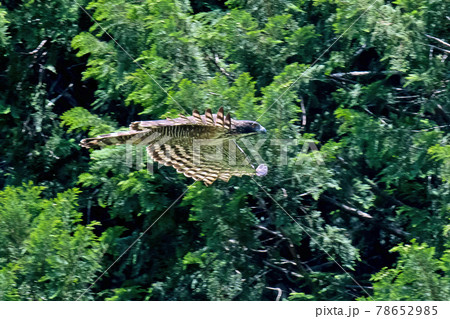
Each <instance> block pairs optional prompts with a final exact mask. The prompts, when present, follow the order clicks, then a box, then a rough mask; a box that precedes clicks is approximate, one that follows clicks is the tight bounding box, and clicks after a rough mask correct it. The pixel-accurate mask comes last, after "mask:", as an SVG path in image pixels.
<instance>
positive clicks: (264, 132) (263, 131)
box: [258, 126, 267, 134]
mask: <svg viewBox="0 0 450 319" xmlns="http://www.w3.org/2000/svg"><path fill="white" fill-rule="evenodd" d="M258 131H259V133H263V134H266V133H267V130H266V129H265V128H264V127H262V126H261V128H260V129H259V130H258Z"/></svg>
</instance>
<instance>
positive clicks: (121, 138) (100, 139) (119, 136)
mask: <svg viewBox="0 0 450 319" xmlns="http://www.w3.org/2000/svg"><path fill="white" fill-rule="evenodd" d="M148 135H149V132H148V131H127V132H118V133H111V134H105V135H100V136H97V137H92V138H85V139H83V140H81V142H80V145H81V146H82V147H85V148H92V149H99V148H101V147H104V146H108V145H121V144H133V145H137V144H140V143H144V142H146V138H147V137H148Z"/></svg>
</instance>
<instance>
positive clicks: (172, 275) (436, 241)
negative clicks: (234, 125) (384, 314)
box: [0, 0, 450, 300]
mask: <svg viewBox="0 0 450 319" xmlns="http://www.w3.org/2000/svg"><path fill="white" fill-rule="evenodd" d="M449 55H450V2H449V1H443V0H394V1H390V0H378V1H374V0H264V1H263V0H247V1H245V0H228V1H219V0H201V1H188V0H141V1H138V0H94V1H90V0H76V1H75V0H51V1H45V0H19V1H17V0H0V137H1V138H0V300H77V299H79V300H450V144H449V139H450V130H449V128H450V90H449V87H450V68H449V63H450V62H449V61H450V58H449ZM221 106H222V107H224V109H225V111H226V112H230V113H231V115H232V116H233V118H236V119H250V120H258V122H259V123H261V124H262V125H263V126H264V127H265V128H266V129H267V131H268V134H267V135H266V136H264V139H262V138H261V137H259V136H258V137H255V138H254V143H258V141H261V143H263V144H261V149H260V154H261V156H262V157H263V160H264V162H265V163H266V164H267V165H268V166H269V173H268V174H267V176H265V177H262V178H260V177H257V178H255V179H252V178H250V177H245V176H244V177H242V178H238V177H233V178H232V179H231V180H230V182H229V183H225V182H222V181H218V182H215V183H214V184H213V185H212V186H210V187H206V186H205V185H203V183H201V182H195V183H194V182H193V180H191V179H189V178H187V177H185V176H183V175H182V174H178V173H177V172H176V171H175V170H174V169H173V168H170V167H163V168H159V169H155V171H154V173H153V174H149V173H148V172H147V169H146V166H145V162H142V163H140V165H139V167H137V168H136V167H133V168H130V167H129V165H127V163H126V161H125V160H124V157H125V148H124V147H121V146H116V147H106V148H104V149H101V150H94V151H92V150H86V149H82V148H81V147H80V146H79V142H80V140H81V139H83V138H86V137H92V136H96V135H98V134H105V133H110V132H114V131H118V130H122V129H126V128H127V126H128V124H129V123H130V122H132V121H137V120H152V119H161V118H166V117H174V116H177V115H178V114H180V113H182V114H183V113H184V114H189V113H191V112H192V110H193V109H199V110H200V111H204V110H205V109H207V108H211V109H212V110H213V111H217V109H218V108H219V107H221ZM271 139H286V140H290V141H293V140H294V141H296V144H295V145H290V146H289V148H288V156H287V161H286V163H281V162H280V160H279V158H280V152H281V151H280V146H279V145H276V144H274V143H270V140H271ZM291 144H292V143H291ZM311 145H315V146H316V147H313V148H311V147H310V146H311ZM305 146H306V147H305ZM144 160H145V159H144ZM162 214H163V215H162ZM161 215H162V216H161ZM132 244H133V245H132ZM119 257H120V258H119Z"/></svg>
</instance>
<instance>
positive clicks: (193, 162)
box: [80, 108, 267, 185]
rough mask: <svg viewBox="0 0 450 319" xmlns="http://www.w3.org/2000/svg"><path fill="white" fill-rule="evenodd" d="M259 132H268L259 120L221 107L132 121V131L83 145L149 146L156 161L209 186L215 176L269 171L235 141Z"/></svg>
mask: <svg viewBox="0 0 450 319" xmlns="http://www.w3.org/2000/svg"><path fill="white" fill-rule="evenodd" d="M258 132H265V129H264V128H263V127H262V126H261V125H260V124H258V123H257V122H254V121H239V120H233V119H231V118H230V115H227V116H226V117H225V116H224V113H223V108H220V109H219V111H218V112H217V114H212V113H211V110H206V113H205V115H200V114H199V113H198V111H196V110H194V111H193V114H192V116H189V117H185V116H180V117H179V118H176V119H167V120H156V121H139V122H133V123H131V125H130V131H127V132H118V133H111V134H106V135H100V136H98V137H95V138H87V139H84V140H82V141H81V143H80V145H81V146H83V147H86V148H100V147H103V146H107V145H120V144H133V145H146V146H147V153H148V155H149V156H150V157H151V158H152V159H153V160H155V161H157V162H159V163H161V164H163V165H166V166H173V167H174V168H175V169H177V171H178V172H180V173H183V174H184V175H186V176H188V177H192V178H194V179H195V180H201V181H203V182H204V183H205V184H206V185H210V184H212V183H213V182H214V181H215V180H216V179H221V180H223V181H228V180H229V179H230V178H231V176H242V175H265V174H264V173H261V172H266V171H267V167H266V166H265V165H260V166H259V167H258V169H257V170H256V169H255V168H254V167H253V166H252V165H251V164H250V162H249V161H248V159H247V157H246V156H245V154H244V153H243V151H242V150H241V149H240V148H239V147H238V146H237V145H236V144H235V143H234V144H233V142H234V141H233V139H236V138H240V137H242V136H246V135H250V134H254V133H258ZM204 140H209V141H210V142H209V144H208V145H203V148H201V151H200V152H199V150H200V148H199V147H198V145H197V148H196V146H195V145H196V143H197V142H199V141H204ZM225 144H228V145H225ZM217 147H220V148H221V150H222V154H223V156H222V157H221V158H217V156H216V157H214V155H216V154H217ZM232 157H234V158H232Z"/></svg>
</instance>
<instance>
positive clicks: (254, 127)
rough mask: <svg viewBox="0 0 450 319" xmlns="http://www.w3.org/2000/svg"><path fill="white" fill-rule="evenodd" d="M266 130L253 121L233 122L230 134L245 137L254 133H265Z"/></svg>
mask: <svg viewBox="0 0 450 319" xmlns="http://www.w3.org/2000/svg"><path fill="white" fill-rule="evenodd" d="M266 132H267V131H266V129H265V128H264V127H263V126H262V125H261V124H259V123H258V122H255V121H245V120H233V121H232V125H231V130H230V134H231V135H240V136H247V135H252V134H256V133H266Z"/></svg>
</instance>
